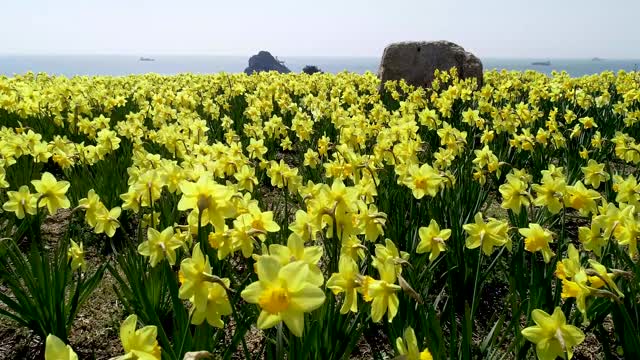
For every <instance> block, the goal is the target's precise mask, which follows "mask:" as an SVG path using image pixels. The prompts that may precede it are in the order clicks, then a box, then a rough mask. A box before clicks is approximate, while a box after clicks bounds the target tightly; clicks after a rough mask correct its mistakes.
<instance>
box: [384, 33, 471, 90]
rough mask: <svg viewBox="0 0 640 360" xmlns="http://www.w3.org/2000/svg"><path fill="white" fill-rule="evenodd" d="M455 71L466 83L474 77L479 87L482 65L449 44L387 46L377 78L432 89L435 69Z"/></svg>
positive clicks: (418, 43)
mask: <svg viewBox="0 0 640 360" xmlns="http://www.w3.org/2000/svg"><path fill="white" fill-rule="evenodd" d="M452 67H456V68H458V75H459V76H460V77H461V78H463V79H465V78H470V77H475V78H476V79H478V85H482V62H481V61H480V59H478V57H476V56H475V55H473V54H472V53H470V52H467V51H465V50H464V49H463V48H462V47H461V46H459V45H457V44H454V43H452V42H449V41H422V42H399V43H394V44H391V45H389V46H387V47H386V48H385V49H384V53H383V54H382V60H381V62H380V68H379V70H378V76H379V77H380V80H381V81H382V83H383V84H384V83H385V82H386V81H388V80H400V79H404V80H405V81H406V82H407V83H408V84H411V85H414V86H422V87H431V82H432V81H433V73H434V71H435V70H436V69H439V70H449V69H451V68H452Z"/></svg>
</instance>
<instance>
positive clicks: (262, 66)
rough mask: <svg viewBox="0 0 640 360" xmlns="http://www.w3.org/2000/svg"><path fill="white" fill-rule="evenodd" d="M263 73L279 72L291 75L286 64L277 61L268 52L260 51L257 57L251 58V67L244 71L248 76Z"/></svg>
mask: <svg viewBox="0 0 640 360" xmlns="http://www.w3.org/2000/svg"><path fill="white" fill-rule="evenodd" d="M261 71H277V72H279V73H282V74H287V73H290V72H291V70H289V69H288V68H287V67H286V66H285V65H284V62H282V61H280V60H278V59H276V58H275V57H273V55H271V54H270V53H269V52H268V51H260V52H259V53H258V54H257V55H253V56H252V57H250V58H249V66H248V67H247V68H246V69H244V72H245V73H247V74H253V73H254V72H261Z"/></svg>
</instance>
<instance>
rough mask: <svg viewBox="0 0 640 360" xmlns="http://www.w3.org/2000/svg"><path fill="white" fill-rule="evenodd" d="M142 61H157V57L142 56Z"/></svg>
mask: <svg viewBox="0 0 640 360" xmlns="http://www.w3.org/2000/svg"><path fill="white" fill-rule="evenodd" d="M140 61H156V59H152V58H146V57H140Z"/></svg>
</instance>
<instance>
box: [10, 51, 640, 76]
mask: <svg viewBox="0 0 640 360" xmlns="http://www.w3.org/2000/svg"><path fill="white" fill-rule="evenodd" d="M144 57H145V58H150V59H153V61H141V60H140V59H141V57H140V56H131V55H0V76H2V75H5V76H14V75H15V74H24V73H26V72H29V71H32V72H34V73H39V72H45V73H48V74H52V75H63V76H67V77H72V76H77V75H86V76H95V75H111V76H123V75H130V74H144V73H158V74H166V75H170V74H179V73H195V74H207V73H218V72H226V73H236V72H242V71H243V70H244V69H245V67H246V66H247V62H248V58H249V56H209V55H207V56H204V55H180V56H177V55H155V56H154V55H147V54H145V56H144ZM279 60H282V61H284V64H285V65H286V66H287V67H288V68H289V69H291V71H294V72H300V71H302V68H303V67H304V66H305V65H315V66H317V67H319V68H320V69H321V70H322V71H324V72H329V73H338V72H342V71H349V72H356V73H365V72H367V71H371V72H373V73H376V72H377V71H378V66H379V64H380V58H379V57H329V56H317V57H301V56H284V57H280V58H279ZM481 60H482V63H483V65H484V69H485V70H492V69H498V70H502V69H506V70H517V71H525V70H536V71H539V72H543V73H546V74H551V72H552V71H553V70H556V71H566V72H567V73H569V74H570V75H571V76H583V75H590V74H595V73H600V72H603V71H614V72H617V71H618V70H625V71H633V70H640V59H631V60H629V59H627V60H624V59H553V58H551V59H516V58H513V59H509V58H483V59H481ZM536 62H538V63H539V62H542V63H545V62H548V63H549V65H534V63H536Z"/></svg>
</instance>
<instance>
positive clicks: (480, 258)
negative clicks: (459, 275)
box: [471, 249, 482, 318]
mask: <svg viewBox="0 0 640 360" xmlns="http://www.w3.org/2000/svg"><path fill="white" fill-rule="evenodd" d="M481 266H482V249H478V266H477V267H476V276H475V280H474V281H473V299H472V300H471V317H472V318H473V314H475V311H476V296H477V291H478V283H479V281H478V279H479V278H480V267H481Z"/></svg>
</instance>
